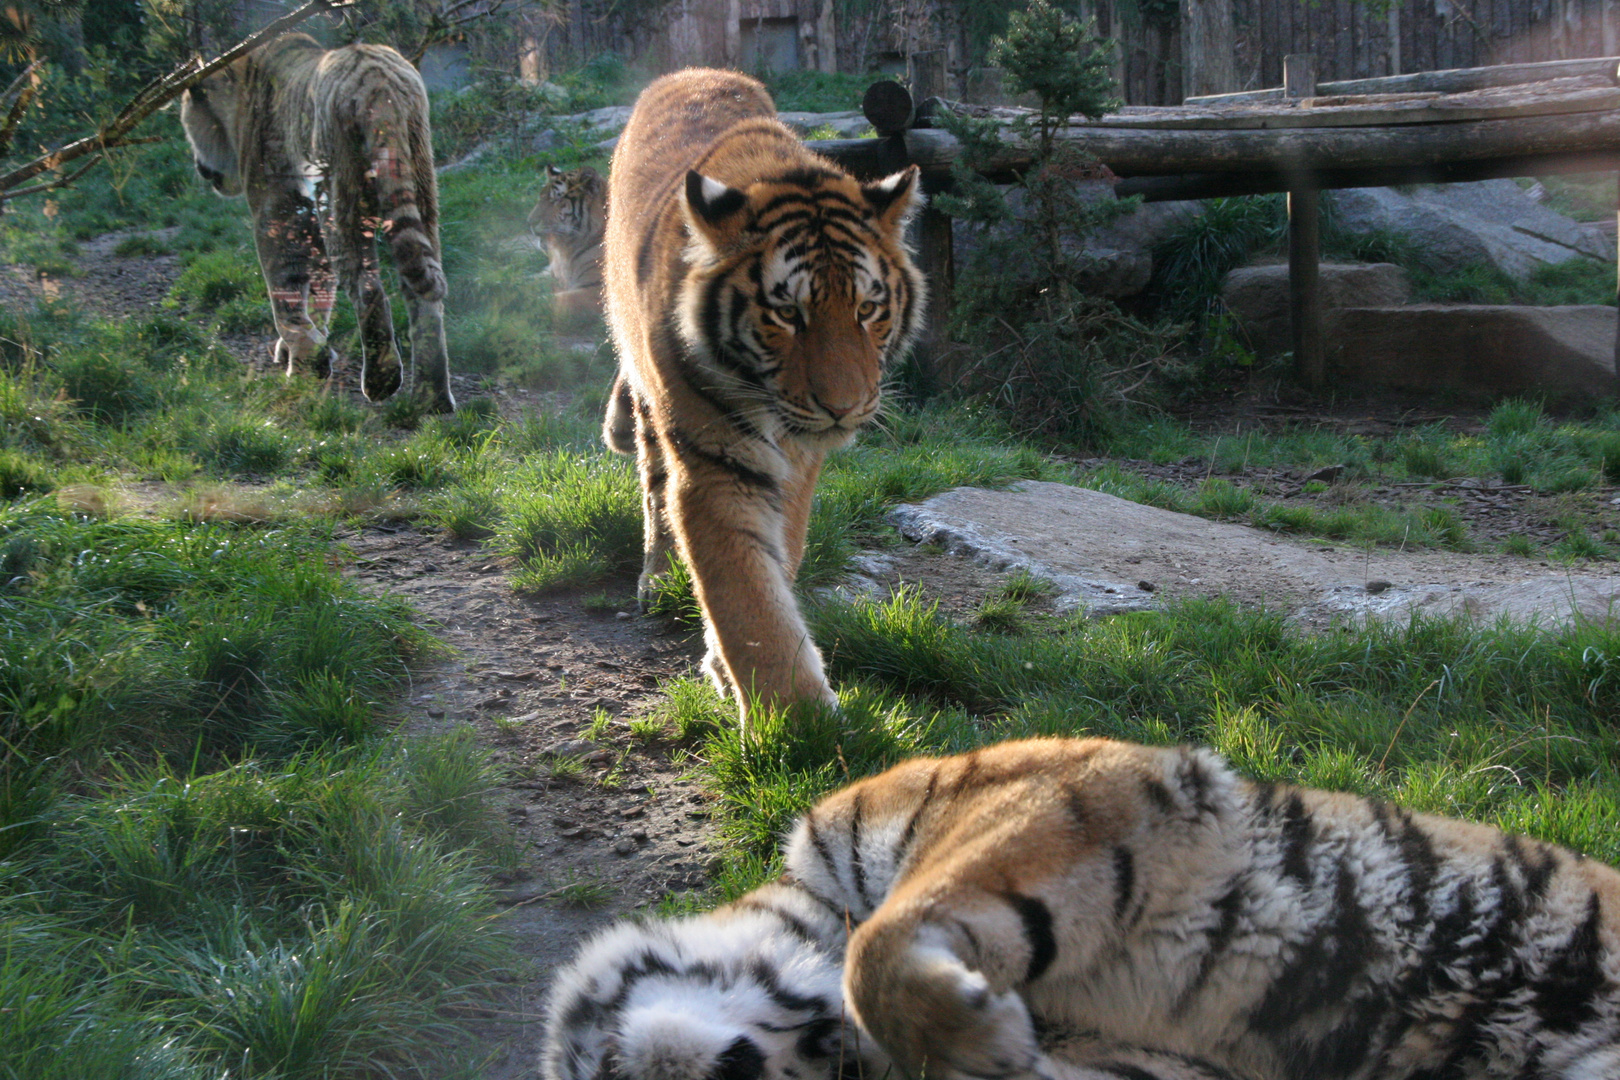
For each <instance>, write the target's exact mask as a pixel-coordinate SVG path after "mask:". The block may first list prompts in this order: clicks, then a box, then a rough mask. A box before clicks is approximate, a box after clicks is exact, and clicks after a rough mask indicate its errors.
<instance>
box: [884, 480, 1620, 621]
mask: <svg viewBox="0 0 1620 1080" xmlns="http://www.w3.org/2000/svg"><path fill="white" fill-rule="evenodd" d="M890 521H891V522H892V523H893V524H894V525H895V526H896V527H897V528H898V529H899V530H900V532H901V534H902V535H904V536H905V537H907V538H908V539H911V540H914V541H917V542H919V543H921V542H929V543H934V544H939V545H941V546H943V547H944V548H945V549H946V550H947V551H950V552H952V553H955V554H958V555H962V556H965V557H968V558H971V559H973V560H975V561H976V562H979V563H982V564H985V565H988V566H991V567H993V568H996V569H1008V570H1010V569H1017V568H1023V569H1027V570H1029V571H1031V572H1032V573H1035V574H1038V575H1040V576H1041V577H1045V578H1048V579H1050V580H1051V581H1052V582H1053V583H1054V584H1056V585H1057V587H1058V590H1059V594H1060V598H1059V601H1058V608H1059V610H1083V611H1085V612H1087V613H1090V614H1094V615H1105V614H1113V613H1117V612H1123V611H1137V610H1145V609H1148V608H1152V607H1155V606H1157V605H1158V604H1159V603H1160V602H1161V601H1162V599H1163V598H1165V597H1167V596H1214V595H1220V596H1228V597H1230V598H1232V599H1233V600H1235V601H1237V602H1239V603H1246V604H1263V605H1265V606H1268V607H1272V608H1282V609H1285V610H1287V611H1289V612H1290V613H1292V614H1293V615H1294V616H1295V617H1297V618H1300V619H1302V620H1305V621H1307V622H1311V623H1325V622H1329V621H1332V620H1333V619H1336V618H1378V619H1397V620H1404V619H1407V618H1410V617H1411V616H1412V615H1413V614H1422V615H1436V616H1466V617H1470V618H1476V619H1485V620H1490V619H1496V618H1501V617H1506V618H1509V619H1514V620H1524V621H1531V620H1533V621H1537V622H1541V623H1546V624H1549V625H1550V624H1554V623H1562V622H1566V621H1568V620H1570V619H1571V618H1581V619H1591V620H1607V619H1609V618H1610V617H1611V616H1612V615H1614V614H1616V613H1620V606H1617V604H1616V601H1617V600H1620V573H1616V572H1607V573H1605V572H1603V571H1601V570H1596V569H1587V570H1583V571H1581V572H1580V573H1566V572H1560V571H1555V570H1551V569H1549V568H1547V567H1546V566H1544V565H1538V564H1537V563H1535V562H1532V561H1530V560H1527V559H1521V558H1517V557H1513V556H1503V555H1462V554H1454V553H1449V552H1400V551H1392V550H1388V549H1373V550H1371V551H1367V550H1358V549H1355V548H1350V547H1346V546H1344V545H1340V544H1322V543H1316V542H1311V541H1301V540H1292V539H1286V538H1284V537H1281V536H1278V535H1275V534H1273V533H1270V532H1267V531H1265V530H1262V529H1255V528H1251V527H1249V526H1246V525H1234V524H1229V523H1224V522H1217V521H1209V520H1206V519H1204V518H1200V517H1194V516H1192V515H1190V514H1178V513H1175V512H1173V511H1170V510H1161V509H1158V508H1157V507H1152V506H1143V505H1141V504H1140V503H1133V502H1130V501H1128V500H1126V499H1121V498H1118V497H1117V496H1114V495H1108V494H1105V493H1103V492H1100V491H1091V490H1088V489H1085V488H1077V487H1070V486H1069V485H1067V484H1054V483H1046V482H1041V481H1027V482H1025V483H1022V484H1019V485H1017V486H1015V487H1013V488H1011V489H1009V490H1006V491H988V490H985V489H983V488H956V489H954V490H952V491H947V492H944V493H943V494H940V495H936V496H934V497H933V498H931V499H929V500H927V501H926V502H923V503H921V504H917V505H907V506H899V507H896V508H895V509H894V510H893V511H891V513H890ZM1144 583H1145V584H1144Z"/></svg>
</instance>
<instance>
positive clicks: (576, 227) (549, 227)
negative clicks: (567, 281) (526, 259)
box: [529, 165, 607, 237]
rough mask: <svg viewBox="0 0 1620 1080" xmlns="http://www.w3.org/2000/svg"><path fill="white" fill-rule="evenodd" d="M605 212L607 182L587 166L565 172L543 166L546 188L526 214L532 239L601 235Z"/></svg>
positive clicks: (552, 166)
mask: <svg viewBox="0 0 1620 1080" xmlns="http://www.w3.org/2000/svg"><path fill="white" fill-rule="evenodd" d="M606 209H607V182H606V181H604V180H603V179H602V177H601V175H600V174H599V173H598V172H597V171H596V170H595V169H593V168H591V167H590V166H589V165H586V166H584V167H583V168H579V169H569V170H567V171H566V172H565V171H564V170H562V169H559V168H557V166H555V165H547V166H546V186H545V188H543V189H542V190H541V192H540V199H539V201H538V202H536V203H535V204H534V209H533V210H531V211H529V231H530V232H531V233H533V234H534V235H535V236H539V237H545V236H558V235H561V236H588V235H589V234H591V233H592V232H593V231H594V232H598V233H599V232H600V231H601V228H602V219H603V216H604V211H605V210H606Z"/></svg>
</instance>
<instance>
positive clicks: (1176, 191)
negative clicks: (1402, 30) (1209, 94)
mask: <svg viewBox="0 0 1620 1080" xmlns="http://www.w3.org/2000/svg"><path fill="white" fill-rule="evenodd" d="M1612 170H1620V151H1610V152H1609V153H1606V154H1547V155H1542V156H1532V157H1511V158H1490V159H1486V160H1484V161H1465V162H1451V163H1445V164H1440V165H1386V166H1377V167H1371V168H1361V169H1323V170H1319V171H1317V172H1314V173H1312V174H1311V179H1312V181H1314V183H1315V185H1316V187H1317V188H1319V189H1322V190H1327V189H1330V188H1362V187H1390V186H1391V185H1394V184H1464V183H1469V182H1472V181H1475V180H1499V179H1501V178H1503V177H1509V176H1550V175H1553V174H1557V173H1586V172H1607V171H1612ZM1291 179H1293V177H1291V176H1290V174H1288V173H1286V172H1283V171H1281V170H1272V169H1256V170H1255V171H1253V172H1230V173H1185V174H1182V175H1179V176H1133V177H1130V178H1127V179H1124V180H1121V181H1120V182H1119V183H1118V184H1116V185H1115V186H1114V194H1115V195H1116V196H1118V197H1119V198H1121V199H1124V198H1129V197H1131V196H1133V195H1135V196H1140V197H1141V199H1142V201H1143V202H1176V201H1180V200H1183V199H1216V198H1222V197H1225V196H1229V195H1268V194H1272V193H1274V192H1278V191H1287V190H1288V188H1289V182H1290V180H1291Z"/></svg>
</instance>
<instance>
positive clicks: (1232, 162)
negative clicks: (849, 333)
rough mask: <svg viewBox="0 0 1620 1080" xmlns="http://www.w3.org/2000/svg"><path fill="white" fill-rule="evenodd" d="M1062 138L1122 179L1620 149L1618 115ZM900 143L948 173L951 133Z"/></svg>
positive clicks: (1001, 171) (1015, 158)
mask: <svg viewBox="0 0 1620 1080" xmlns="http://www.w3.org/2000/svg"><path fill="white" fill-rule="evenodd" d="M1059 137H1060V138H1062V139H1063V140H1064V141H1065V142H1067V143H1069V144H1071V145H1073V146H1074V147H1076V148H1077V149H1078V150H1080V151H1081V152H1082V153H1084V154H1086V155H1087V156H1088V157H1091V158H1094V159H1096V160H1098V161H1101V162H1102V163H1103V164H1105V165H1107V166H1108V167H1109V168H1110V169H1112V170H1113V171H1114V174H1115V175H1116V176H1121V177H1129V176H1174V175H1180V174H1183V173H1227V172H1246V171H1254V170H1262V171H1266V172H1281V173H1285V174H1287V175H1297V176H1302V177H1308V176H1311V175H1312V174H1315V173H1324V172H1328V171H1331V170H1344V169H1373V168H1388V167H1391V166H1401V167H1417V166H1441V165H1448V164H1453V163H1460V162H1470V161H1489V160H1499V159H1504V158H1533V157H1540V156H1556V155H1570V154H1589V155H1593V156H1601V155H1606V154H1609V153H1612V152H1613V151H1614V148H1615V147H1620V112H1607V113H1579V114H1573V115H1567V116H1565V115H1554V116H1526V117H1517V118H1514V119H1511V120H1478V121H1469V122H1466V123H1457V124H1411V125H1407V126H1404V127H1389V128H1374V127H1358V128H1293V129H1284V130H1276V131H1164V130H1157V131H1155V130H1133V129H1126V128H1108V127H1102V126H1096V127H1093V126H1089V125H1088V126H1087V127H1084V128H1077V127H1068V128H1064V129H1062V131H1061V133H1060V136H1059ZM904 139H905V146H906V154H907V155H908V158H909V160H911V161H914V162H916V163H917V164H919V165H921V166H922V167H923V168H924V169H925V170H926V169H939V170H943V169H948V168H950V164H951V162H952V161H953V160H955V158H956V155H957V153H958V152H959V149H960V148H959V145H958V143H957V140H956V138H955V137H954V136H953V135H951V134H950V132H947V131H942V130H938V129H913V130H911V131H907V132H906V133H905V135H904ZM855 141H859V140H855ZM865 141H868V142H870V141H871V140H865ZM823 145H825V144H823ZM1030 161H1031V151H1030V149H1029V147H1027V146H1021V145H1018V144H1017V143H1013V142H1009V144H1008V147H1007V149H1006V150H1005V151H1004V152H1003V153H1002V154H1001V155H999V156H998V157H997V158H995V159H994V160H992V161H991V162H990V163H989V165H988V166H987V167H986V169H985V170H984V172H985V175H986V176H987V177H988V178H989V179H991V180H997V181H1002V182H1006V181H1008V180H1011V179H1012V178H1013V177H1015V176H1017V175H1019V174H1020V173H1022V172H1023V171H1024V170H1026V169H1028V168H1029V166H1030Z"/></svg>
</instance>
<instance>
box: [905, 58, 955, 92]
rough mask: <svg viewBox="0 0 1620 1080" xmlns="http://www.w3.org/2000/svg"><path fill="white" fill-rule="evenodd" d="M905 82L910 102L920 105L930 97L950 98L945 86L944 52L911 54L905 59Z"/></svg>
mask: <svg viewBox="0 0 1620 1080" xmlns="http://www.w3.org/2000/svg"><path fill="white" fill-rule="evenodd" d="M906 81H907V82H909V83H910V84H911V100H912V101H914V102H916V103H917V104H918V105H921V104H922V103H923V102H925V101H927V100H928V99H929V98H931V97H951V96H952V95H951V94H950V93H949V92H948V90H949V88H948V87H947V85H946V68H945V50H944V49H930V50H929V51H928V52H920V53H912V54H911V56H910V57H908V58H907V59H906Z"/></svg>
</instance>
